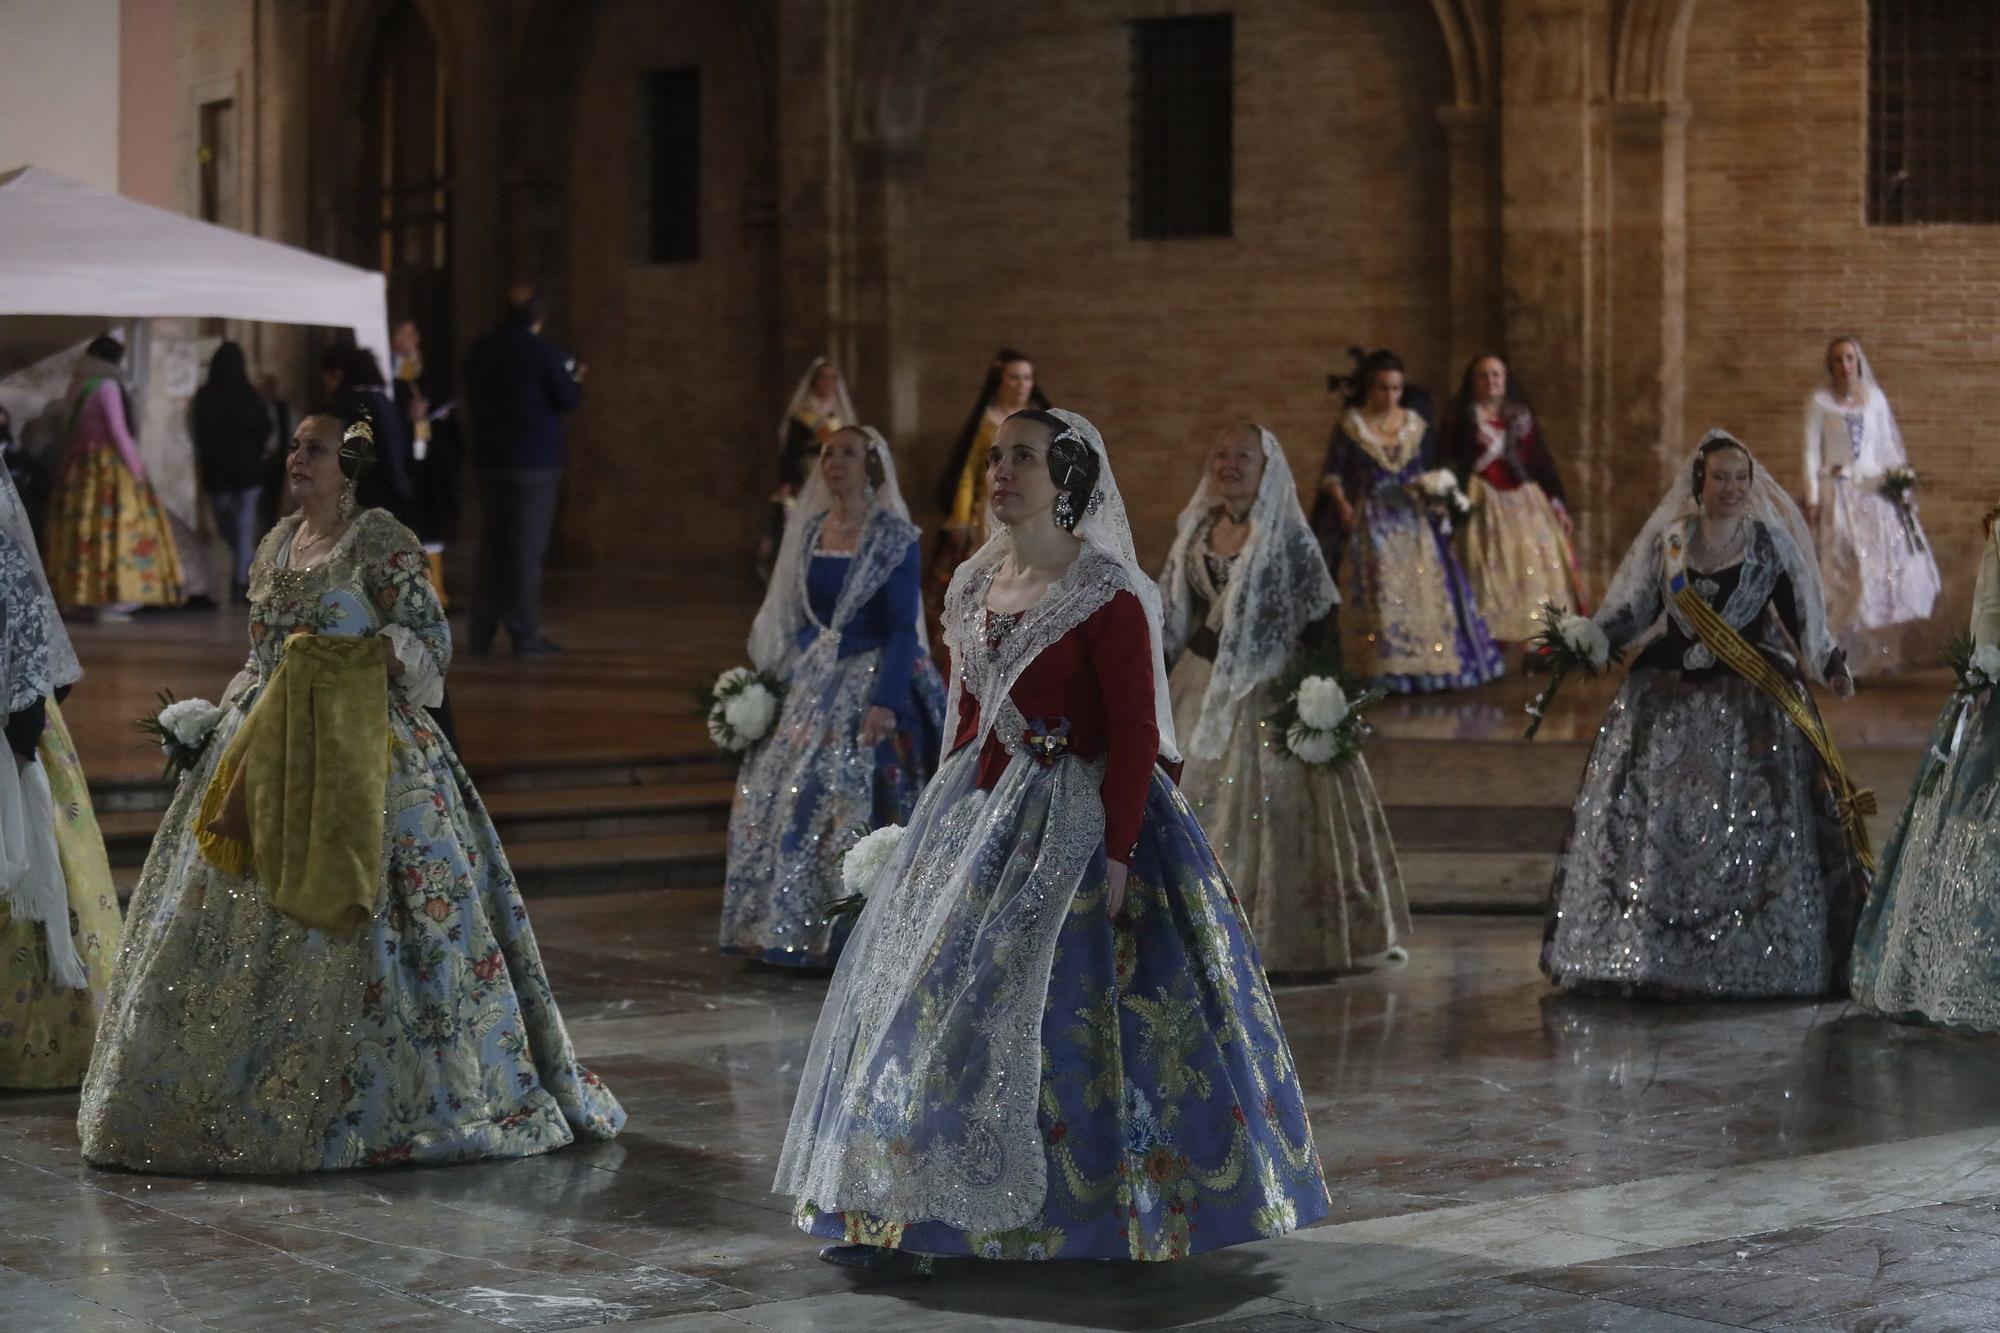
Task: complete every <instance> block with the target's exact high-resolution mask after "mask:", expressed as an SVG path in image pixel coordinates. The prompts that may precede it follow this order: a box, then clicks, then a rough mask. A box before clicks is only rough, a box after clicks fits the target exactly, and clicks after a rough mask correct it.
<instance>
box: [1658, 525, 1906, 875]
mask: <svg viewBox="0 0 2000 1333" xmlns="http://www.w3.org/2000/svg"><path fill="white" fill-rule="evenodd" d="M1687 534H1688V527H1687V525H1686V524H1682V525H1680V526H1677V527H1673V528H1670V529H1668V531H1667V551H1666V556H1667V588H1668V590H1669V591H1670V592H1671V593H1672V594H1673V598H1674V605H1675V606H1677V607H1679V608H1680V610H1681V614H1682V615H1685V616H1686V617H1687V621H1688V624H1689V625H1690V626H1691V627H1692V628H1693V629H1694V632H1695V635H1696V637H1697V638H1699V639H1700V640H1701V641H1702V642H1703V643H1704V644H1706V645H1708V649H1709V651H1710V652H1712V653H1714V654H1715V659H1716V661H1718V662H1721V663H1722V664H1723V665H1724V666H1726V667H1728V668H1729V669H1730V670H1731V671H1734V672H1735V673H1736V674H1737V675H1739V676H1741V677H1743V679H1745V680H1747V681H1749V682H1750V683H1751V684H1752V685H1755V686H1756V687H1757V688H1758V689H1759V690H1761V691H1763V692H1764V695H1765V697H1766V698H1768V699H1770V700H1771V702H1773V703H1775V704H1777V705H1778V707H1780V708H1782V709H1784V710H1785V716H1786V717H1788V718H1790V719H1791V720H1792V725H1793V726H1795V727H1797V728H1798V729H1799V732H1800V734H1801V735H1803V736H1804V737H1805V738H1806V739H1807V740H1808V741H1810V742H1811V743H1812V747H1813V749H1815V750H1817V751H1819V758H1820V763H1821V764H1822V765H1824V766H1825V768H1826V775H1827V778H1828V779H1829V780H1830V781H1831V782H1832V783H1833V795H1834V805H1835V809H1836V810H1837V811H1838V812H1839V815H1840V825H1841V827H1842V828H1843V829H1845V830H1846V831H1847V845H1848V847H1849V848H1851V849H1852V850H1853V852H1854V855H1855V857H1856V859H1857V860H1859V861H1860V862H1861V864H1862V867H1863V868H1864V869H1866V870H1867V871H1868V872H1869V873H1870V874H1873V873H1874V872H1875V850H1874V848H1872V847H1871V846H1869V843H1868V826H1867V824H1866V823H1865V822H1864V821H1865V819H1866V817H1867V816H1869V815H1872V814H1874V813H1875V793H1874V792H1872V791H1870V790H1868V789H1867V788H1865V787H1857V786H1855V784H1854V779H1853V778H1852V777H1850V776H1849V775H1848V772H1847V765H1846V764H1845V763H1843V762H1842V761H1841V758H1840V750H1839V748H1838V747H1837V746H1835V745H1834V743H1833V737H1832V736H1830V735H1829V734H1827V730H1826V724H1825V723H1824V722H1822V721H1821V720H1820V717H1819V714H1818V713H1816V712H1814V711H1813V709H1812V706H1811V704H1809V703H1808V702H1807V701H1806V699H1805V698H1804V697H1802V694H1801V691H1800V690H1799V689H1798V688H1797V687H1795V686H1794V685H1793V684H1792V682H1791V681H1789V680H1787V679H1786V678H1785V677H1784V675H1783V674H1782V673H1781V672H1779V670H1778V669H1777V668H1776V667H1774V666H1772V665H1771V662H1770V659H1769V658H1767V657H1765V656H1764V654H1762V653H1760V652H1758V651H1757V650H1756V648H1754V647H1752V646H1751V644H1750V641H1749V640H1747V639H1745V638H1744V637H1743V636H1742V635H1741V634H1738V633H1737V632H1736V629H1735V627H1734V626H1732V625H1731V624H1730V623H1729V622H1728V621H1726V620H1724V619H1723V618H1722V616H1721V614H1720V613H1719V612H1717V611H1716V609H1715V608H1714V607H1712V606H1710V605H1709V604H1708V602H1707V601H1706V600H1704V599H1703V598H1702V596H1701V594H1700V593H1698V592H1696V591H1695V590H1694V589H1693V588H1692V587H1691V586H1689V584H1688V577H1687V543H1688V537H1687Z"/></svg>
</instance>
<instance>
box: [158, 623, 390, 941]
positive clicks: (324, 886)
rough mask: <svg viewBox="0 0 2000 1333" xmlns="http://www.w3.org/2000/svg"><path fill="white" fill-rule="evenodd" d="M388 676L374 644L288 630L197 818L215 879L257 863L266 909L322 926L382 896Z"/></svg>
mask: <svg viewBox="0 0 2000 1333" xmlns="http://www.w3.org/2000/svg"><path fill="white" fill-rule="evenodd" d="M390 739H391V737H390V733H389V676H388V669H387V667H386V665H385V664H384V661H383V657H382V643H381V640H380V639H378V638H376V637H375V636H373V635H369V636H366V637H348V636H331V635H313V634H296V635H293V636H292V638H291V639H290V640H288V641H287V642H286V644H285V655H284V660H283V661H282V662H280V663H279V665H278V670H277V671H276V673H275V674H273V675H272V677H271V682H270V684H269V685H267V686H265V688H264V693H263V696H262V697H261V698H259V699H258V700H257V702H256V704H255V706H253V707H252V708H251V710H250V715H249V716H248V717H246V718H244V719H243V725H242V727H241V728H239V729H238V730H237V733H236V735H235V737H234V739H232V740H231V741H230V743H229V747H228V748H227V749H226V750H224V751H223V752H222V758H221V759H220V760H219V761H218V762H217V764H216V769H215V776H214V778H213V779H212V780H211V781H210V783H209V785H208V790H207V791H206V792H205V793H204V794H203V797H202V803H201V812H200V815H199V816H198V818H197V821H196V828H197V830H198V833H197V837H198V839H199V841H200V846H201V851H202V855H203V856H205V857H206V858H207V859H208V861H209V863H210V864H211V865H213V866H215V867H216V868H217V869H218V870H221V871H222V872H223V873H224V874H229V875H239V876H240V875H242V874H244V873H245V870H246V868H248V867H250V866H253V865H254V867H255V868H256V871H257V877H258V878H259V879H260V880H262V881H263V883H264V888H265V891H266V892H267V893H269V894H270V896H271V905H272V906H273V907H275V908H277V909H278V910H279V911H281V912H283V913H285V914H286V915H287V916H292V917H296V918H298V919H299V920H300V921H303V922H305V923H306V924H307V925H309V926H316V927H318V928H319V929H321V930H347V929H351V928H353V927H355V926H358V925H360V924H361V923H362V922H364V921H367V920H368V919H369V918H370V917H372V916H373V915H374V914H375V904H376V902H377V900H378V899H379V898H380V897H381V892H382V830H383V827H384V814H383V803H384V801H385V800H386V799H387V792H388V782H389V771H388V764H387V761H386V759H385V756H386V755H387V754H388V751H389V745H390Z"/></svg>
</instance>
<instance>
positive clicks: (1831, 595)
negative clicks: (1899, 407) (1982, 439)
mask: <svg viewBox="0 0 2000 1333" xmlns="http://www.w3.org/2000/svg"><path fill="white" fill-rule="evenodd" d="M1909 462H1910V460H1909V455H1908V454H1906V453H1904V452H1903V434H1902V432H1901V431H1900V430H1898V429H1897V428H1896V414H1895V413H1894V412H1892V411H1890V410H1889V398H1888V395H1887V394H1884V393H1883V392H1882V388H1881V386H1880V385H1878V384H1877V383H1876V382H1875V373H1874V371H1873V370H1871V369H1870V368H1869V365H1868V356H1867V353H1865V352H1863V351H1862V350H1861V344H1860V342H1859V341H1857V340H1856V339H1854V338H1846V337H1842V338H1835V339H1834V340H1833V341H1832V342H1831V343H1829V344H1828V345H1827V349H1826V383H1825V384H1823V385H1821V386H1820V387H1819V388H1817V389H1815V390H1813V392H1812V394H1811V396H1809V397H1808V398H1807V399H1806V513H1807V515H1808V516H1809V517H1810V518H1811V519H1812V524H1813V535H1814V537H1815V539H1816V542H1817V545H1818V549H1819V564H1820V568H1821V569H1822V570H1823V571H1824V572H1825V576H1826V609H1827V624H1828V626H1829V627H1830V629H1831V631H1832V634H1833V638H1834V642H1835V643H1838V644H1839V645H1840V646H1841V647H1842V648H1844V649H1846V650H1847V655H1848V658H1849V660H1850V662H1851V663H1852V664H1853V666H1854V667H1855V669H1856V670H1857V671H1859V672H1861V673H1863V674H1883V673H1886V672H1890V671H1893V670H1895V669H1896V668H1897V667H1898V666H1899V665H1901V664H1902V657H1903V653H1902V643H1901V640H1902V633H1901V631H1900V630H1899V629H1898V627H1899V626H1904V625H1907V624H1908V623H1909V622H1912V621H1921V620H1928V619H1929V618H1930V614H1931V609H1932V607H1934V606H1935V605H1936V604H1937V597H1938V589H1939V586H1940V583H1941V579H1940V577H1939V575H1938V565H1937V557H1936V556H1934V555H1932V554H1931V549H1930V543H1929V541H1928V540H1926V538H1925V536H1924V529H1923V525H1922V523H1920V522H1919V521H1918V519H1917V510H1916V500H1915V498H1914V491H1915V485H1916V473H1914V472H1913V471H1911V470H1910V466H1909Z"/></svg>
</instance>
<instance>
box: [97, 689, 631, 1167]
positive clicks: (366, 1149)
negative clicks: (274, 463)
mask: <svg viewBox="0 0 2000 1333" xmlns="http://www.w3.org/2000/svg"><path fill="white" fill-rule="evenodd" d="M247 706H248V700H247V699H246V700H243V701H240V702H239V703H238V704H236V705H232V706H231V707H230V708H228V709H227V711H226V712H225V713H224V715H223V719H222V721H221V722H219V723H218V724H217V726H216V730H215V733H214V735H213V736H212V737H211V739H210V740H209V742H208V747H207V749H206V751H205V752H204V754H203V757H202V759H201V761H200V762H199V764H198V765H197V766H196V767H195V769H194V770H193V771H192V772H191V773H189V774H188V775H187V776H185V777H183V778H182V779H181V782H180V785H179V787H178V789H177V790H176V791H175V793H174V799H173V802H172V804H171V805H169V806H168V808H167V813H166V816H165V818H164V819H163V820H162V822H161V825H160V831H159V834H158V835H157V836H156V837H155V838H154V840H153V847H152V851H151V852H150V853H148V855H147V857H146V865H145V869H144V870H143V871H142V872H141V873H140V876H139V885H138V888H137V889H136V890H135V891H134V893H133V895H132V902H131V907H130V910H129V911H128V913H127V915H126V925H125V932H124V938H123V941H122V942H121V944H120V947H119V950H118V959H117V964H116V966H115V968H114V969H113V971H112V975H111V984H110V988H109V993H108V996H107V999H106V1001H105V1006H104V1020H103V1023H102V1025H101V1027H100V1029H99V1032H98V1041H97V1051H96V1054H95V1056H94V1057H93V1059H92V1061H91V1066H90V1073H89V1076H88V1077H87V1078H86V1079H85V1080H84V1089H83V1102H82V1106H81V1109H80V1111H79V1114H78V1117H77V1127H78V1131H79V1133H80V1136H81V1138H82V1141H83V1153H84V1156H85V1157H86V1158H87V1159H88V1160H90V1161H91V1162H93V1163H97V1164H100V1165H102V1164H106V1163H115V1164H117V1165H121V1166H127V1167H131V1168H133V1169H136V1170H144V1171H173V1172H185V1173H191V1174H215V1173H225V1172H292V1171H311V1170H331V1169H335V1168H341V1167H357V1166H380V1165H388V1164H391V1163H398V1162H457V1161H468V1160H472V1159H476V1158H482V1157H523V1156H529V1155H532V1154H535V1153H541V1152H547V1151H549V1150H550V1149H552V1148H559V1147H561V1146H563V1145H564V1144H567V1143H569V1142H571V1141H572V1140H574V1139H576V1138H579V1137H582V1138H597V1139H602V1138H609V1137H611V1136H612V1135H614V1134H616V1133H617V1132H618V1130H619V1128H620V1127H621V1126H622V1125H623V1124H624V1122H625V1112H624V1110H623V1108H621V1107H620V1106H619V1105H618V1102H617V1100H616V1099H615V1098H614V1097H613V1096H612V1095H611V1093H610V1091H609V1089H607V1088H605V1087H604V1085H603V1084H602V1083H600V1082H599V1081H598V1079H597V1077H596V1076H595V1075H594V1074H592V1073H591V1072H590V1071H589V1070H587V1069H586V1068H584V1066H583V1065H582V1064H581V1063H580V1062H579V1061H578V1060H577V1058H576V1052H575V1050H574V1049H573V1048H572V1046H571V1045H570V1039H569V1033H568V1031H567V1029H565V1027H564V1026H563V1021H562V1015H561V1013H560V1012H559V1011H558V1010H557V1008H556V1002H555V997H554V995H553V994H552V993H551V992H550V989H549V981H548V976H547V974H546V973H545V972H544V970H543V968H542V960H541V952H540V950H539V949H538V948H537V947H536V943H535V934H534V930H533V928H532V927H531V926H530V925H529V923H528V910H527V907H526V905H525V904H524V903H523V902H522V901H521V892H520V889H519V887H518V886H517V885H516V884H515V882H514V875H513V872H512V871H511V870H510V869H509V868H508V865H507V857H506V854H505V853H504V852H503V851H502V850H501V847H500V838H499V834H498V833H497V832H496V831H495V829H494V827H493V822H492V820H491V819H490V818H489V817H488V816H487V813H486V810H485V807H484V806H482V805H481V804H480V802H479V798H478V795H477V793H476V792H475V791H474V789H473V787H472V782H471V779H470V778H469V777H467V775H466V773H465V770H464V769H463V768H462V767H461V766H460V764H459V762H458V756H457V755H456V754H455V753H453V751H452V749H451V747H450V745H449V743H448V742H446V741H445V739H444V738H443V737H442V736H441V735H439V734H438V732H437V730H436V729H435V727H434V726H433V725H432V724H431V721H430V718H429V715H428V714H427V713H425V712H423V711H422V710H421V709H418V708H415V707H413V706H411V705H409V704H407V703H402V702H392V704H391V712H390V720H389V721H390V736H391V756H390V774H389V785H388V800H387V808H388V823H387V827H386V828H385V830H384V834H383V848H382V896H381V899H380V902H379V905H378V906H377V908H376V911H375V915H374V917H373V918H372V919H371V920H369V921H368V922H366V923H364V924H362V925H361V926H359V927H357V928H355V929H353V930H348V931H333V932H329V931H323V930H319V929H316V928H313V927H309V926H306V925H304V924H302V923H301V922H299V921H297V920H295V919H294V918H292V917H289V916H286V915H284V914H282V913H280V912H278V911H277V910H276V909H275V908H273V907H272V906H271V902H270V896H269V894H268V892H267V891H266V890H265V888H264V886H263V884H262V883H261V881H259V880H258V878H257V876H256V874H255V872H254V870H253V871H252V872H251V873H249V874H247V875H245V876H242V877H240V878H239V877H234V876H230V875H227V874H225V873H224V872H222V871H221V870H219V869H217V868H216V867H215V866H213V865H211V864H210V863H209V862H208V861H207V860H206V859H205V858H204V857H203V856H202V854H201V851H200V849H199V847H198V845H197V835H196V827H195V825H196V816H197V813H198V810H199V808H200V804H201V799H202V795H203V793H204V792H205V791H206V790H207V788H208V784H209V781H210V779H211V777H212V776H213V774H214V772H215V767H216V764H217V762H218V760H219V759H220V758H221V755H222V752H223V751H224V750H225V749H226V748H227V747H228V744H229V741H230V739H231V737H233V736H234V735H235V734H236V732H237V730H238V729H239V728H240V727H241V726H242V722H243V717H244V710H245V708H246V707H247Z"/></svg>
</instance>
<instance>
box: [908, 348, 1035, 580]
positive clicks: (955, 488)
mask: <svg viewBox="0 0 2000 1333" xmlns="http://www.w3.org/2000/svg"><path fill="white" fill-rule="evenodd" d="M1048 406H1049V400H1048V398H1047V397H1046V396H1044V395H1043V393H1042V391H1041V389H1040V388H1038V387H1037V386H1036V384H1035V363H1034V362H1033V361H1030V360H1029V359H1028V356H1027V354H1026V353H1025V352H1017V351H1015V350H1014V349H1013V348H1011V347H1003V348H1001V349H1000V350H999V351H997V352H995V353H994V354H993V364H992V365H990V366H988V367H987V368H986V382H985V383H984V384H983V385H981V386H980V389H979V401H978V402H976V403H974V404H973V405H972V413H971V415H969V416H968V417H966V419H965V424H964V425H963V426H960V427H959V428H958V438H957V439H956V440H954V441H952V445H951V464H950V466H948V467H946V468H945V470H944V475H943V476H941V477H940V478H938V489H937V506H938V508H939V509H942V510H943V511H944V512H945V515H946V517H945V522H944V531H942V532H941V533H939V534H938V540H937V545H936V546H935V547H934V548H932V555H931V577H930V579H929V583H930V584H932V585H934V586H933V587H932V588H931V589H930V591H931V592H932V593H933V594H934V596H933V597H932V598H931V600H932V601H934V602H935V601H936V600H937V599H938V598H939V597H941V596H942V595H943V592H944V586H945V584H947V583H949V582H951V575H952V571H953V570H955V569H957V568H958V563H959V561H961V560H963V559H965V557H966V556H968V555H970V554H971V553H972V552H974V551H976V550H978V549H979V548H980V547H982V546H984V545H985V544H986V538H987V536H988V535H989V534H988V532H987V528H986V507H987V504H988V503H989V502H990V501H991V499H992V496H991V494H990V492H989V489H988V483H987V480H986V451H987V450H988V449H989V448H991V447H992V444H993V435H994V432H995V431H997V430H999V429H1000V423H1001V422H1003V421H1005V420H1006V419H1007V418H1008V417H1010V416H1013V415H1014V414H1015V413H1016V412H1019V411H1021V410H1022V409H1024V408H1029V407H1039V408H1041V409H1043V410H1044V411H1046V410H1047V409H1048Z"/></svg>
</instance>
